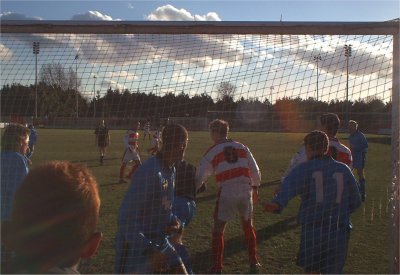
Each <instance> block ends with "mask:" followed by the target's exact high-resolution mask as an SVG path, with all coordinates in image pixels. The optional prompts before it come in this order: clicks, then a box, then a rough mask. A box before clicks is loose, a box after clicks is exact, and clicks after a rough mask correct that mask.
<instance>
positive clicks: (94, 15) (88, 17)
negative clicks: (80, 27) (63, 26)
mask: <svg viewBox="0 0 400 275" xmlns="http://www.w3.org/2000/svg"><path fill="white" fill-rule="evenodd" d="M71 20H76V21H113V18H112V17H111V16H109V15H106V14H102V13H101V12H99V11H87V12H86V13H83V14H76V15H74V16H72V18H71Z"/></svg>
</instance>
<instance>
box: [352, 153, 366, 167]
mask: <svg viewBox="0 0 400 275" xmlns="http://www.w3.org/2000/svg"><path fill="white" fill-rule="evenodd" d="M366 158H367V153H365V152H362V153H355V154H353V168H356V169H359V168H364V167H365V160H366Z"/></svg>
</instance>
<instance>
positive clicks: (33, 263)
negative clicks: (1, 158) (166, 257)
mask: <svg viewBox="0 0 400 275" xmlns="http://www.w3.org/2000/svg"><path fill="white" fill-rule="evenodd" d="M99 208H100V198H99V193H98V189H97V183H96V180H95V178H94V177H93V175H92V174H91V173H90V171H89V170H88V169H87V168H86V167H85V166H83V165H80V164H73V163H69V162H65V161H53V162H50V163H47V164H45V165H41V166H39V167H36V168H34V169H32V170H31V171H30V173H29V174H28V175H27V176H26V178H25V179H24V181H23V182H22V184H21V186H20V188H19V190H18V191H17V193H16V196H15V201H14V205H13V211H12V216H11V222H10V224H9V227H8V230H9V231H8V232H7V233H6V239H7V240H8V242H7V244H8V245H10V248H11V249H13V250H14V251H15V253H16V256H17V259H19V260H20V261H21V262H22V263H23V265H24V266H25V268H26V269H27V270H33V271H36V272H39V273H42V272H46V271H47V270H48V269H49V268H52V267H55V266H58V267H71V266H74V265H76V264H77V263H78V262H79V259H80V258H89V257H90V256H92V255H93V253H94V252H95V251H96V250H97V248H98V245H99V243H100V239H101V233H99V232H97V231H96V228H97V222H98V217H99Z"/></svg>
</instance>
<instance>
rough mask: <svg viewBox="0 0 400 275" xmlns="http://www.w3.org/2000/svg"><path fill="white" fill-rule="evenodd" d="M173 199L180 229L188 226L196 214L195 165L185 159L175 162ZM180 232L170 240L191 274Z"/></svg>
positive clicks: (189, 261)
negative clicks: (180, 225)
mask: <svg viewBox="0 0 400 275" xmlns="http://www.w3.org/2000/svg"><path fill="white" fill-rule="evenodd" d="M175 168H176V180H175V200H174V205H173V212H174V214H175V215H176V217H177V218H178V219H179V221H180V222H181V224H182V229H183V228H185V227H186V226H188V224H189V223H190V222H191V221H192V219H193V218H194V216H195V214H196V202H195V199H196V181H195V177H196V167H195V166H194V165H192V164H190V163H188V162H187V161H185V160H180V161H178V162H177V163H176V164H175ZM182 237H183V230H182V232H180V233H178V234H175V235H173V236H171V242H172V244H173V245H174V247H175V249H176V251H177V252H178V254H179V255H180V257H181V258H182V261H183V263H184V264H185V267H186V270H187V272H188V273H189V274H193V270H192V262H191V259H190V256H189V253H188V251H187V249H186V247H185V245H184V244H183V240H182Z"/></svg>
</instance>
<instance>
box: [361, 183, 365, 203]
mask: <svg viewBox="0 0 400 275" xmlns="http://www.w3.org/2000/svg"><path fill="white" fill-rule="evenodd" d="M360 195H361V200H362V201H365V179H361V180H360Z"/></svg>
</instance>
